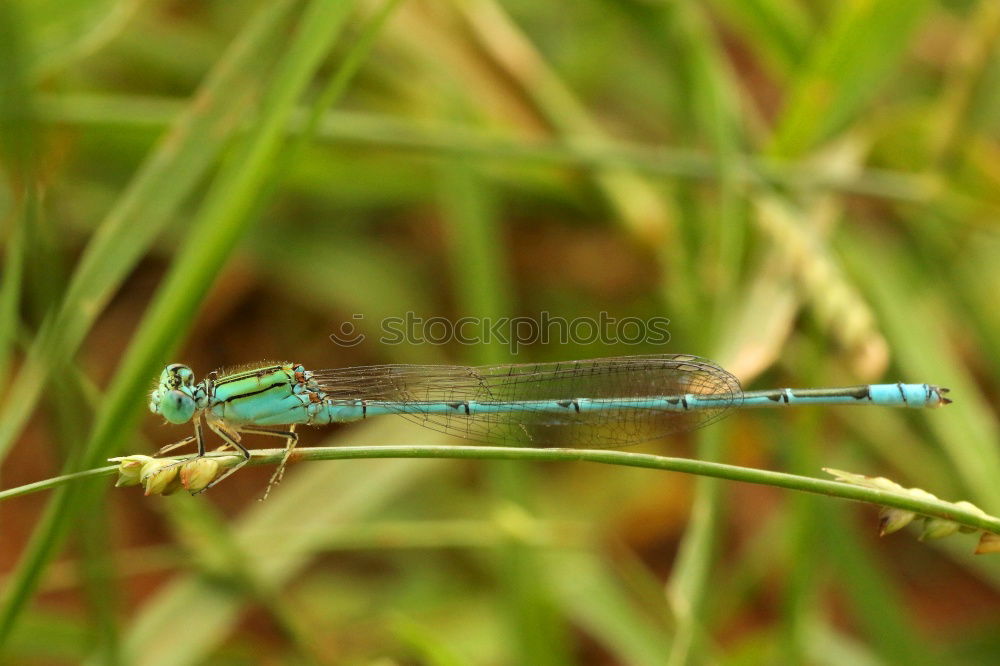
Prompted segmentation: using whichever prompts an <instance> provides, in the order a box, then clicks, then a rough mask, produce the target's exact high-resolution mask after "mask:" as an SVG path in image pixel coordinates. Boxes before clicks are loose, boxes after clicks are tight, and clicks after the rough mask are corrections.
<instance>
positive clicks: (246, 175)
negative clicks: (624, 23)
mask: <svg viewBox="0 0 1000 666" xmlns="http://www.w3.org/2000/svg"><path fill="white" fill-rule="evenodd" d="M351 9H352V6H351V5H350V4H349V3H330V2H321V1H317V2H314V3H312V4H310V6H309V7H308V8H307V9H306V11H305V12H304V14H303V16H302V17H301V20H300V26H299V31H298V33H297V34H296V37H295V39H294V41H293V42H292V43H291V44H290V45H289V47H288V49H287V50H286V52H285V53H284V56H283V58H282V60H281V62H280V64H279V66H278V67H277V69H276V71H275V74H274V85H273V87H272V88H271V92H270V95H269V96H268V98H267V99H266V100H265V103H264V106H263V109H262V111H261V115H260V121H259V122H258V123H257V125H256V127H255V128H254V129H253V130H252V131H251V132H250V134H249V135H248V136H247V137H246V139H245V140H244V141H243V142H242V144H241V146H240V147H239V148H238V149H237V150H236V152H235V154H234V155H233V156H232V158H231V159H230V160H228V161H227V162H226V165H225V168H224V169H223V170H222V172H221V173H220V174H219V176H218V178H217V179H216V181H215V183H214V184H213V188H212V189H211V191H210V192H209V193H208V195H207V197H206V201H205V203H204V204H203V206H202V209H201V212H200V214H199V215H198V217H197V219H196V220H195V222H194V223H193V225H192V229H191V232H190V237H189V240H188V243H187V244H186V246H185V248H184V249H183V250H182V251H181V253H180V254H179V255H178V257H177V260H176V261H175V263H174V265H173V268H172V270H171V272H170V273H169V274H168V275H167V277H166V278H165V279H164V283H163V285H162V286H161V287H160V289H159V291H158V293H157V296H156V298H155V299H154V301H153V303H152V304H151V305H150V307H149V310H148V311H147V313H146V316H145V318H144V320H143V323H142V325H141V327H140V329H139V331H138V332H137V333H136V335H135V337H134V339H133V342H132V344H131V345H130V347H129V348H128V350H127V351H126V353H125V355H124V358H123V360H122V362H121V365H120V366H119V369H118V372H117V374H116V376H115V378H114V380H113V381H112V383H111V386H110V388H109V390H108V391H107V394H106V396H105V402H104V406H103V410H102V411H101V412H100V414H99V415H98V417H97V422H96V424H95V426H94V430H93V432H92V433H91V436H90V438H89V440H88V442H87V444H86V447H85V452H84V455H83V466H85V467H92V466H94V465H96V464H97V463H98V462H100V461H101V460H102V459H104V458H106V457H108V455H109V454H110V453H111V452H113V451H114V450H115V449H116V448H117V447H118V446H120V445H121V443H122V441H123V439H124V437H125V435H126V434H127V432H128V431H129V430H131V426H132V424H134V423H135V421H136V419H137V418H138V414H139V412H138V410H137V409H136V408H137V407H138V406H139V404H140V403H141V402H142V396H143V395H144V393H145V389H146V386H147V384H148V382H149V376H150V375H151V374H152V368H154V367H156V366H157V365H159V364H161V363H163V359H164V357H165V356H166V354H167V353H168V352H169V351H170V349H172V348H173V347H174V346H176V345H177V344H178V343H179V342H180V340H179V339H178V332H179V331H183V330H184V328H185V326H186V325H187V322H189V321H190V319H191V317H192V315H193V313H194V312H195V311H196V309H197V306H198V304H199V302H200V300H201V298H202V297H203V296H204V294H205V292H206V291H207V289H208V287H209V285H210V284H211V283H212V281H213V278H214V276H215V275H216V274H217V273H218V271H219V269H220V268H221V266H222V264H223V263H224V261H225V259H226V258H227V257H228V255H229V253H230V252H231V251H232V249H233V247H234V246H235V244H236V242H237V241H238V240H239V238H240V237H241V236H242V234H243V233H244V231H245V228H246V226H247V225H248V224H249V222H250V221H251V218H250V217H249V216H248V213H249V212H250V211H251V209H252V208H253V206H254V204H255V202H256V198H255V195H256V194H257V191H258V189H259V188H260V187H261V186H262V185H263V184H264V183H265V182H266V180H267V178H268V177H269V176H270V175H271V173H272V172H271V169H270V168H269V167H270V166H272V165H273V161H274V158H275V157H276V156H277V154H278V151H279V150H280V147H281V140H282V139H283V138H284V137H285V126H286V124H287V122H288V118H289V116H290V115H291V113H292V110H293V109H294V105H295V103H296V102H297V100H298V99H299V97H300V95H301V94H302V92H303V90H304V88H305V87H306V85H307V84H308V83H309V81H310V79H311V76H312V74H313V72H314V71H315V68H316V67H317V66H318V65H319V63H320V61H321V59H322V57H323V56H324V55H325V54H326V52H327V50H328V49H329V46H330V43H331V42H332V41H333V39H334V38H335V36H336V35H337V33H338V31H339V28H340V27H341V25H342V24H343V22H344V21H345V20H346V17H347V15H348V12H349V11H350V10H351ZM96 488H97V487H96V486H95V485H94V484H81V487H80V488H74V489H71V490H69V491H61V492H58V493H57V494H56V496H55V497H54V498H53V499H52V501H51V502H50V504H49V506H48V507H47V509H46V514H45V517H44V518H43V519H42V521H41V524H40V525H39V526H38V528H36V530H35V532H34V534H33V536H32V541H31V544H30V545H29V548H28V550H27V551H26V552H25V553H24V555H23V556H22V558H21V561H20V563H19V565H18V569H17V572H16V573H15V575H14V577H13V584H12V585H11V587H10V589H9V590H8V591H7V594H6V595H5V597H4V599H3V605H2V606H0V643H2V642H3V640H4V638H5V637H6V636H7V635H9V633H10V631H11V628H12V627H13V624H14V622H15V620H16V618H17V616H18V615H19V613H20V611H21V610H22V609H23V607H24V605H25V603H26V602H27V599H28V596H29V595H30V593H31V591H32V590H33V589H34V588H35V587H36V586H37V583H38V579H39V576H40V575H41V572H42V570H43V569H44V567H45V565H46V564H47V562H48V561H49V559H50V558H51V557H52V556H53V554H54V551H55V549H56V548H57V546H58V545H59V543H60V542H61V540H62V538H63V536H64V534H65V530H66V528H67V527H68V523H69V519H70V517H71V516H72V514H73V512H74V511H75V510H79V508H80V506H81V505H88V504H91V499H92V494H93V493H94V492H95V489H96ZM78 494H79V495H83V498H82V500H81V501H77V499H78Z"/></svg>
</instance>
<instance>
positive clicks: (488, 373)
mask: <svg viewBox="0 0 1000 666" xmlns="http://www.w3.org/2000/svg"><path fill="white" fill-rule="evenodd" d="M947 392H948V389H946V388H939V387H937V386H933V385H930V384H901V383H900V384H869V385H864V386H852V387H846V388H815V389H788V388H785V389H771V390H763V391H743V390H742V389H741V387H740V383H739V380H737V379H736V377H734V376H733V375H732V374H730V373H729V372H727V371H726V370H724V369H722V368H721V367H719V366H718V365H716V364H715V363H713V362H712V361H709V360H706V359H703V358H699V357H697V356H688V355H679V354H670V355H651V356H622V357H616V358H602V359H592V360H585V361H566V362H559V363H527V364H514V365H497V366H484V367H467V366H452V365H373V366H364V367H354V368H343V369H339V370H315V371H312V370H307V369H306V368H305V367H304V366H302V365H298V364H296V363H257V364H252V365H247V366H243V367H239V368H232V369H225V370H216V371H214V372H211V373H209V374H208V376H206V377H205V378H204V379H202V380H201V381H200V382H196V381H195V376H194V373H193V372H192V371H191V369H190V368H189V367H187V366H185V365H180V364H171V365H168V366H167V367H166V368H165V369H164V370H163V372H162V374H161V375H160V379H159V382H158V383H157V386H156V388H155V389H154V390H153V393H152V395H151V397H150V402H149V408H150V410H152V411H153V413H155V414H160V415H162V416H163V417H164V418H165V419H166V420H167V421H169V422H171V423H186V422H188V421H192V420H193V421H194V434H193V435H192V436H190V437H187V438H185V439H183V440H181V441H179V442H176V443H174V444H171V445H169V446H166V447H164V448H163V449H161V450H160V453H165V452H166V451H169V450H172V449H175V448H177V447H179V446H183V445H185V444H189V443H191V442H195V443H196V444H197V447H198V454H197V456H196V457H202V456H204V455H205V434H204V432H203V426H202V420H203V419H204V422H205V423H206V424H207V425H208V427H209V428H210V429H211V430H212V431H213V432H215V433H216V434H217V435H218V436H219V437H221V438H222V441H223V443H224V447H226V448H228V447H231V448H232V449H234V450H235V451H237V452H238V453H239V454H240V455H241V456H242V460H241V461H240V462H239V463H238V464H236V465H235V466H233V467H231V468H230V469H228V470H227V471H226V472H225V473H223V474H222V475H221V476H219V477H218V478H216V479H215V480H214V481H213V482H212V483H211V484H209V486H208V487H211V486H213V485H215V484H216V483H218V482H219V481H221V480H222V479H224V478H226V477H227V476H229V475H230V474H232V473H233V472H235V471H236V470H237V469H239V468H240V467H242V466H243V465H244V464H246V462H247V461H249V459H250V452H249V451H248V450H247V448H246V447H245V446H244V444H243V439H242V438H243V435H245V434H258V435H267V436H271V437H280V438H283V439H284V440H285V441H286V451H287V452H288V453H290V452H291V450H292V448H293V447H294V445H295V443H296V442H297V441H298V436H297V435H296V433H295V426H297V425H300V424H302V425H324V424H328V423H345V422H350V421H358V420H362V419H367V418H370V417H374V416H382V415H386V414H397V415H400V416H403V417H404V418H407V419H410V420H411V421H415V422H416V423H419V424H420V425H423V426H426V427H428V428H432V429H436V430H440V431H443V432H446V433H449V434H453V435H458V436H460V437H464V438H466V439H470V440H474V441H478V442H487V443H496V444H505V445H511V444H521V445H527V446H536V447H540V446H552V445H554V444H557V443H565V444H567V445H569V446H582V447H587V448H618V447H623V446H629V445H632V444H637V443H639V442H643V441H647V440H652V439H657V438H659V437H662V436H664V435H667V434H670V433H676V432H682V431H688V430H693V429H695V428H700V427H701V426H704V425H706V424H708V423H711V422H713V421H716V420H718V419H720V418H722V417H723V416H725V415H726V414H728V413H729V412H730V411H731V410H734V409H739V408H748V407H783V406H788V405H878V406H887V407H938V406H940V405H945V404H948V403H949V402H951V401H950V400H949V399H948V398H946V397H944V394H945V393H947ZM286 460H287V454H286ZM282 468H283V465H282V467H281V468H279V472H276V473H275V474H276V477H277V478H280V469H282Z"/></svg>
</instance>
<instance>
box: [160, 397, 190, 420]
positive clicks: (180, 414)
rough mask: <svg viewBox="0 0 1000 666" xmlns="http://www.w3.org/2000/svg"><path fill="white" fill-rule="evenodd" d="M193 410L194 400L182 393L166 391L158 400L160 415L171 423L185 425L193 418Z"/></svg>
mask: <svg viewBox="0 0 1000 666" xmlns="http://www.w3.org/2000/svg"><path fill="white" fill-rule="evenodd" d="M194 408H195V405H194V398H192V397H191V396H189V395H188V394H187V393H184V392H183V391H168V392H167V393H166V394H165V395H164V396H163V397H162V398H161V399H160V405H159V410H160V414H163V418H165V419H166V420H168V421H170V422H171V423H187V422H188V421H190V420H191V417H192V416H194Z"/></svg>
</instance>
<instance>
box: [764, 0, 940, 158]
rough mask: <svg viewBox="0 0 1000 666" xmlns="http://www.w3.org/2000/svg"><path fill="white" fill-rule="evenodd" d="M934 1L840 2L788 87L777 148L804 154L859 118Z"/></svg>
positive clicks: (775, 141) (783, 152) (775, 150)
mask: <svg viewBox="0 0 1000 666" xmlns="http://www.w3.org/2000/svg"><path fill="white" fill-rule="evenodd" d="M930 6H931V3H930V2H928V0H872V1H871V2H844V3H840V4H838V5H837V6H836V7H835V8H834V10H833V11H834V12H835V16H834V17H833V18H832V20H831V23H832V25H831V27H830V29H829V33H828V34H826V35H822V36H820V38H819V39H817V40H815V46H814V47H813V51H812V53H811V54H810V56H809V57H808V58H807V59H806V61H805V63H804V64H803V66H802V69H801V70H800V72H799V74H798V77H797V80H796V82H795V84H794V86H793V87H792V89H791V90H790V92H789V95H788V100H787V102H786V103H785V107H784V110H783V111H782V115H781V117H780V118H779V120H778V125H777V129H776V131H775V136H774V139H773V142H772V145H771V150H772V152H773V153H774V154H776V155H782V156H786V157H789V156H796V155H801V154H803V153H805V152H808V151H809V150H811V149H813V148H814V147H815V146H816V145H817V144H818V143H820V142H822V141H824V140H825V139H827V138H829V136H830V135H831V134H832V133H833V132H836V131H840V130H842V129H843V128H844V126H845V125H846V124H848V123H849V122H850V121H851V120H852V119H854V118H855V117H856V116H857V114H859V113H860V112H861V111H862V110H863V109H864V106H865V105H866V104H867V103H868V102H870V101H871V99H872V97H873V96H874V94H875V93H876V92H878V91H879V90H881V84H882V83H883V82H884V81H885V80H886V79H887V78H888V76H889V75H890V74H891V72H892V71H893V68H894V67H896V65H897V63H898V61H899V59H900V57H901V56H902V54H903V50H904V49H905V48H906V47H907V45H908V44H909V41H910V39H912V37H913V34H914V31H915V30H916V29H917V28H918V27H919V26H920V25H921V19H922V18H923V16H924V14H925V13H926V11H927V10H928V9H929V7H930Z"/></svg>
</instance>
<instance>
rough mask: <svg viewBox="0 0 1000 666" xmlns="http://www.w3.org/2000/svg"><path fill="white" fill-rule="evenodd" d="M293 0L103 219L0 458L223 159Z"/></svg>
mask: <svg viewBox="0 0 1000 666" xmlns="http://www.w3.org/2000/svg"><path fill="white" fill-rule="evenodd" d="M293 4H294V0H279V1H278V2H274V3H269V4H267V5H266V6H265V7H264V8H263V9H262V10H261V12H260V13H259V14H257V15H256V16H255V17H254V18H253V19H251V20H250V22H249V23H248V25H247V27H246V29H245V30H244V31H243V33H242V34H241V35H240V36H239V38H237V40H236V41H235V42H234V43H233V45H232V47H231V48H230V49H229V51H228V52H227V53H226V55H225V56H224V57H223V58H222V59H221V60H220V61H219V62H218V64H217V66H216V67H215V69H214V70H213V71H212V73H211V74H210V75H209V76H208V77H207V78H206V80H205V83H204V85H203V86H202V87H201V89H200V90H199V91H198V93H197V94H196V95H195V97H194V99H193V100H192V101H191V103H190V104H189V105H188V106H187V108H186V109H185V110H183V111H182V112H181V114H180V115H179V116H178V117H177V118H176V120H175V121H174V123H173V125H172V127H171V129H170V131H169V132H168V133H167V134H166V135H165V136H164V137H163V139H162V140H161V141H160V142H159V144H158V146H157V148H156V150H155V151H154V152H153V153H152V154H151V155H150V156H149V158H148V159H147V160H146V161H145V163H144V164H143V166H142V168H140V170H139V171H138V173H137V174H136V176H135V177H134V178H133V179H132V182H131V183H130V184H129V186H128V188H127V189H126V190H125V192H123V193H122V195H121V197H119V199H118V200H117V202H116V204H115V206H114V207H113V208H112V210H111V211H110V212H109V213H108V215H107V217H106V218H105V219H104V221H103V222H102V223H101V225H100V227H99V229H98V231H97V232H96V233H95V235H94V237H93V239H92V240H91V242H90V244H89V245H88V247H87V249H86V250H85V252H84V254H83V257H82V258H81V259H80V263H79V265H78V266H77V268H76V271H75V272H74V275H73V276H72V278H71V281H70V284H69V287H68V289H67V292H66V296H65V298H64V299H63V302H62V306H61V307H60V308H59V311H58V312H57V314H56V316H55V318H54V319H53V320H52V321H51V322H50V323H49V325H48V326H45V327H44V328H43V329H42V330H41V331H40V332H39V335H38V337H37V339H36V340H35V342H34V343H33V344H32V346H31V348H30V349H29V351H28V357H27V359H26V361H25V363H24V366H23V367H22V368H21V370H20V371H19V372H18V375H17V377H16V378H14V379H13V383H15V384H16V385H17V386H18V396H17V400H7V401H6V402H4V403H3V405H2V408H0V459H3V458H4V457H5V455H6V454H7V452H8V451H9V450H10V447H11V446H12V445H13V443H14V440H15V439H16V438H17V436H18V434H19V433H20V432H21V429H22V428H23V427H24V424H25V422H26V420H27V418H28V416H30V414H31V412H32V410H34V408H35V405H36V404H37V402H38V399H39V397H40V395H41V391H42V387H43V386H44V385H45V381H46V379H47V377H48V375H49V373H50V372H51V370H52V368H53V367H57V366H59V365H60V364H61V363H62V362H65V361H66V360H68V359H69V358H71V357H72V355H73V353H74V352H75V351H76V349H77V348H78V347H79V345H80V343H81V341H82V340H83V338H84V336H85V335H86V333H87V331H88V330H89V329H90V327H91V326H92V325H93V323H94V320H95V319H96V318H97V316H98V315H99V314H100V313H101V311H102V310H103V309H104V307H105V306H106V305H107V303H108V302H109V301H110V299H111V297H112V296H113V295H114V293H115V291H116V290H117V289H118V287H119V286H120V285H121V283H122V281H123V280H125V278H126V277H127V276H128V274H129V272H130V271H131V270H132V269H133V268H134V267H135V265H136V263H137V262H138V261H139V259H140V258H141V257H142V255H143V254H144V253H145V252H146V251H147V250H148V249H149V247H150V246H151V245H152V243H153V241H154V240H155V239H156V237H157V235H158V234H159V233H160V231H161V230H162V229H163V227H164V226H165V225H166V224H167V223H169V222H170V221H172V219H173V215H174V213H175V212H176V210H177V208H178V207H179V205H180V204H181V203H182V201H183V200H184V199H185V198H186V197H187V196H189V195H190V193H191V191H192V189H193V188H194V187H195V185H196V184H197V183H198V181H199V180H200V178H201V176H202V175H203V174H204V173H205V172H206V171H207V169H208V168H209V166H210V165H211V164H212V162H213V161H214V160H215V159H216V158H217V156H218V154H219V152H220V150H221V148H222V146H223V144H224V143H225V141H226V140H227V139H228V138H229V137H230V136H231V135H232V133H233V131H234V129H235V127H237V126H238V124H239V123H238V122H237V119H238V118H240V117H241V116H242V115H243V114H244V113H245V111H246V109H247V107H248V105H249V103H250V102H251V100H252V95H248V91H254V90H257V89H258V86H259V83H256V81H257V80H258V79H259V66H260V62H259V61H260V57H261V54H262V53H263V51H264V49H265V48H266V47H267V46H268V45H269V44H270V43H271V41H272V39H273V38H274V35H275V33H276V31H277V30H278V29H279V28H280V26H281V25H282V24H283V17H284V15H285V14H287V12H288V11H289V10H290V8H291V6H292V5H293Z"/></svg>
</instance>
